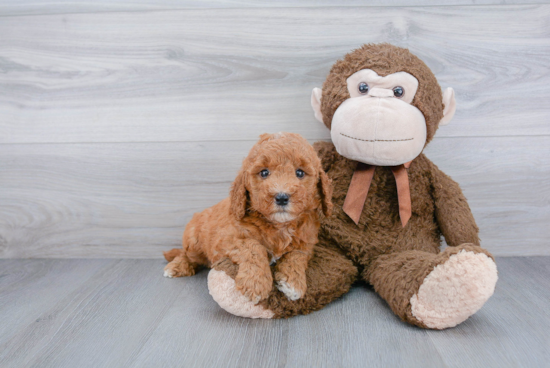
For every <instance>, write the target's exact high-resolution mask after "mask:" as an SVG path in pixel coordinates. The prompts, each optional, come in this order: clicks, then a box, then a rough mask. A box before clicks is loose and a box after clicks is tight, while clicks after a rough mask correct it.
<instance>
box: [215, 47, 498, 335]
mask: <svg viewBox="0 0 550 368" xmlns="http://www.w3.org/2000/svg"><path fill="white" fill-rule="evenodd" d="M311 102H312V107H313V110H314V113H315V117H316V118H317V119H318V120H319V121H321V122H322V123H324V124H325V125H326V127H327V128H328V129H330V132H331V138H332V143H328V142H317V143H315V145H314V147H315V148H316V150H317V153H318V155H319V157H320V158H321V161H322V164H323V167H324V170H325V171H326V173H327V175H328V176H329V178H330V179H332V182H333V186H334V191H333V197H332V201H333V204H334V209H333V215H332V216H331V217H330V218H327V219H325V220H323V222H322V224H321V229H320V233H319V243H318V244H317V246H316V248H315V251H314V256H313V258H312V259H311V261H310V262H309V266H308V269H307V283H308V288H307V292H306V294H305V295H304V296H303V297H302V298H301V299H299V300H296V301H290V300H288V299H287V298H286V296H285V295H284V294H283V293H281V292H280V291H278V290H277V288H276V287H274V288H273V290H272V292H271V294H270V295H269V297H268V298H267V299H264V300H262V301H260V302H259V303H258V304H253V303H252V302H250V301H249V300H247V299H246V298H245V297H244V296H242V295H241V294H240V293H239V292H238V291H236V290H235V286H234V285H235V282H234V281H233V279H234V277H235V274H236V270H237V267H238V266H237V265H234V264H232V263H231V262H230V261H228V260H222V261H220V262H219V263H217V264H215V265H213V269H212V270H211V271H210V273H209V276H208V283H209V284H208V286H209V290H210V293H211V294H212V296H213V297H214V300H215V301H216V302H218V304H219V305H220V306H221V307H222V308H224V309H225V310H227V311H228V312H230V313H233V314H235V315H240V316H244V317H250V318H286V317H290V316H294V315H297V314H307V313H309V312H311V311H314V310H318V309H321V308H322V307H323V306H325V305H326V304H327V303H329V302H331V301H332V300H334V299H336V298H338V297H340V296H341V295H343V294H344V293H346V292H347V291H348V290H349V288H350V287H351V285H352V284H353V283H354V282H355V281H357V280H363V281H364V282H366V283H368V284H370V285H372V286H373V287H374V290H375V291H376V292H377V293H379V295H380V296H381V297H382V298H383V299H384V300H385V301H386V302H387V303H388V305H389V307H390V308H391V309H392V310H393V312H394V313H395V314H396V315H397V316H399V317H400V318H401V319H402V320H403V321H405V322H408V323H410V324H413V325H416V326H419V327H423V328H431V329H444V328H448V327H453V326H456V325H457V324H459V323H461V322H463V321H465V320H466V319H467V318H468V317H469V316H471V315H472V314H474V313H475V312H477V311H478V310H479V309H480V308H481V307H482V306H483V304H484V303H485V302H486V301H487V300H488V299H489V297H490V296H491V295H492V294H493V292H494V289H495V284H496V282H497V268H496V264H495V262H494V258H493V256H492V255H491V254H490V253H489V252H488V251H486V250H485V249H483V248H481V247H480V246H479V237H478V228H477V226H476V223H475V220H474V218H473V216H472V213H471V211H470V208H469V206H468V203H467V201H466V198H465V197H464V195H463V194H462V191H461V189H460V187H459V186H458V184H457V183H456V182H454V181H453V180H452V179H451V178H450V177H448V176H447V175H445V174H444V173H443V172H442V171H440V170H439V169H438V168H437V166H435V165H434V164H433V163H432V162H431V161H430V160H429V159H428V158H427V157H426V156H424V154H423V153H422V151H423V150H424V148H425V147H426V145H427V144H428V143H429V142H430V141H431V140H432V138H433V136H434V134H435V132H436V130H437V128H438V126H439V125H444V124H447V123H448V122H449V121H450V120H451V118H452V117H453V115H454V112H455V108H456V104H455V99H454V92H453V90H452V89H451V88H447V89H446V90H445V92H444V93H442V91H441V87H440V86H439V84H438V82H437V80H436V78H435V76H434V75H433V73H432V72H431V70H430V69H429V68H428V67H427V66H426V65H425V64H424V63H423V62H422V61H421V60H420V59H418V58H417V57H416V56H414V55H413V54H411V53H410V52H409V51H408V50H407V49H403V48H399V47H396V46H392V45H389V44H368V45H364V46H363V47H361V48H359V49H357V50H354V51H352V52H351V53H349V54H347V55H346V56H345V57H344V58H343V59H342V60H339V61H337V62H336V63H335V64H334V66H333V67H332V69H331V71H330V73H329V75H328V77H327V79H326V81H325V83H324V84H323V89H322V90H320V89H318V88H315V89H314V90H313V94H312V98H311ZM441 236H443V237H445V240H446V242H447V244H448V245H449V246H448V247H447V248H445V249H444V250H443V251H440V245H441Z"/></svg>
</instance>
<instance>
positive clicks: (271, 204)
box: [164, 133, 332, 303]
mask: <svg viewBox="0 0 550 368" xmlns="http://www.w3.org/2000/svg"><path fill="white" fill-rule="evenodd" d="M331 197H332V187H331V185H330V183H329V180H328V178H327V176H326V174H325V172H324V171H323V169H322V167H321V162H320V160H319V158H318V157H317V154H316V152H315V150H314V149H313V147H312V146H311V145H310V144H309V143H308V142H307V141H306V140H305V139H304V138H302V137H301V136H300V135H298V134H292V133H277V134H263V135H261V136H260V140H259V142H258V143H256V144H255V145H254V147H252V149H251V151H250V153H249V155H248V157H246V158H245V159H244V161H243V165H242V168H241V170H240V172H239V174H238V175H237V178H236V179H235V181H234V183H233V186H232V188H231V192H230V196H229V198H226V199H224V200H223V201H221V202H220V203H218V204H217V205H215V206H213V207H211V208H208V209H206V210H204V211H203V212H200V213H197V214H195V215H194V216H193V218H192V219H191V221H190V222H189V223H188V224H187V227H186V228H185V232H184V234H183V249H173V250H171V251H169V252H165V253H164V257H165V258H166V260H167V261H169V262H170V263H169V264H168V265H167V266H166V267H165V268H164V276H166V277H181V276H191V275H194V274H195V270H196V268H197V267H198V266H199V265H205V266H208V267H210V266H211V265H212V264H214V263H216V262H218V261H219V260H221V259H223V258H229V259H230V260H231V261H232V262H233V263H235V264H237V265H239V271H238V273H237V275H236V277H235V284H236V288H237V289H238V290H239V291H240V292H241V293H242V294H243V295H245V296H246V297H247V298H249V299H250V300H251V301H252V302H254V303H258V302H259V301H260V300H262V299H265V298H266V297H267V296H268V295H269V293H270V292H271V289H272V287H273V276H272V273H271V269H270V263H274V262H276V261H277V260H278V262H277V264H276V266H275V274H274V278H275V281H276V282H277V285H276V286H277V288H278V289H279V290H280V291H281V292H283V293H284V294H285V295H286V296H287V298H288V299H290V300H297V299H299V298H301V297H302V296H303V295H304V294H305V292H306V268H307V264H308V261H309V259H310V258H311V256H312V254H313V246H314V244H316V243H317V242H318V239H317V233H318V230H319V224H320V223H319V214H320V212H321V208H322V210H323V212H324V214H325V216H328V215H330V212H331V209H332V203H331Z"/></svg>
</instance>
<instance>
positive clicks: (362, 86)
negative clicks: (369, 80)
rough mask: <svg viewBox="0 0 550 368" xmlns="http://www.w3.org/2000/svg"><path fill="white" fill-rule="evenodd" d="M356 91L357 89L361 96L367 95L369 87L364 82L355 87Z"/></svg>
mask: <svg viewBox="0 0 550 368" xmlns="http://www.w3.org/2000/svg"><path fill="white" fill-rule="evenodd" d="M357 89H359V92H360V93H362V94H366V93H369V85H368V84H366V83H365V82H361V83H359V85H358V86H357Z"/></svg>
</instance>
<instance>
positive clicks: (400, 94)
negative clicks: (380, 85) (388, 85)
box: [393, 86, 405, 98]
mask: <svg viewBox="0 0 550 368" xmlns="http://www.w3.org/2000/svg"><path fill="white" fill-rule="evenodd" d="M404 94H405V90H404V89H403V87H399V86H397V87H394V89H393V95H394V96H395V97H397V98H401V97H403V95H404Z"/></svg>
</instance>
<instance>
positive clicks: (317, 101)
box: [311, 88, 323, 123]
mask: <svg viewBox="0 0 550 368" xmlns="http://www.w3.org/2000/svg"><path fill="white" fill-rule="evenodd" d="M322 95H323V91H322V90H321V88H313V92H311V107H313V112H314V113H315V119H317V120H318V121H320V122H321V123H322V122H323V114H321V96H322Z"/></svg>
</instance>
